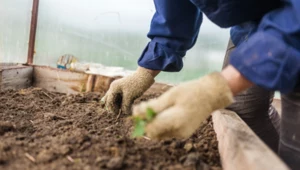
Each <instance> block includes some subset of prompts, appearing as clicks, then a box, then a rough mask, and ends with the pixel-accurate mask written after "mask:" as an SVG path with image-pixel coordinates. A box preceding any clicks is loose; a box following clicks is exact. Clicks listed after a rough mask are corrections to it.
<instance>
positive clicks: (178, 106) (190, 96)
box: [133, 72, 233, 140]
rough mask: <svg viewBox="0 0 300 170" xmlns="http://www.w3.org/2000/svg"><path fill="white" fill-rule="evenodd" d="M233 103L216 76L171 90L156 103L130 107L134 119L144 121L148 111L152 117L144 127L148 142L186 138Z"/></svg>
mask: <svg viewBox="0 0 300 170" xmlns="http://www.w3.org/2000/svg"><path fill="white" fill-rule="evenodd" d="M232 102H233V94H232V92H231V90H230V88H229V86H228V85H227V81H226V80H225V79H224V78H223V76H222V75H221V74H220V73H217V72H216V73H211V74H209V75H207V76H204V77H203V78H201V79H199V80H194V81H189V82H186V83H183V84H181V85H178V86H176V87H173V88H171V89H170V90H169V91H167V92H166V93H164V94H163V95H162V96H160V97H159V98H157V99H152V100H150V101H148V102H143V103H141V104H139V105H136V106H134V108H133V115H134V117H140V118H142V119H145V117H147V110H148V109H152V110H153V111H154V112H155V113H156V117H155V118H154V119H153V120H152V121H150V122H149V123H148V124H147V125H146V129H145V132H146V135H147V136H148V137H150V138H152V139H158V140H161V139H165V138H173V137H175V138H188V137H189V136H191V135H192V134H193V133H194V132H195V131H196V129H197V128H199V126H200V125H201V123H202V122H203V121H204V120H206V119H207V118H208V116H209V115H210V114H211V113H212V112H213V111H215V110H218V109H221V108H225V107H226V106H228V105H230V104H231V103H232Z"/></svg>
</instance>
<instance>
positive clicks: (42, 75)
mask: <svg viewBox="0 0 300 170" xmlns="http://www.w3.org/2000/svg"><path fill="white" fill-rule="evenodd" d="M88 77H89V75H87V74H84V73H77V72H70V71H67V70H61V69H55V68H50V67H43V66H34V67H33V86H34V87H40V88H43V89H46V90H49V91H54V92H60V93H68V94H69V93H77V92H84V91H85V90H86V82H87V80H88Z"/></svg>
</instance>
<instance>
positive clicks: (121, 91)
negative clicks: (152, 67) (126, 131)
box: [101, 68, 154, 114]
mask: <svg viewBox="0 0 300 170" xmlns="http://www.w3.org/2000/svg"><path fill="white" fill-rule="evenodd" d="M153 83H154V77H153V76H152V75H151V74H150V73H149V72H148V71H147V70H145V69H143V68H138V69H137V71H136V72H135V73H133V74H132V75H129V76H127V77H124V78H121V79H119V80H115V81H113V82H112V83H111V85H110V88H109V90H108V91H107V93H106V94H105V96H104V97H103V98H102V99H101V102H102V104H105V108H106V109H107V110H108V111H111V112H113V113H119V110H120V109H121V111H122V112H123V113H125V114H130V113H131V105H132V104H133V102H134V100H135V99H137V98H138V97H140V96H142V95H143V93H144V92H145V91H146V90H147V89H148V88H150V87H151V85H152V84H153Z"/></svg>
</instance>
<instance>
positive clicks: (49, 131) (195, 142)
mask: <svg viewBox="0 0 300 170" xmlns="http://www.w3.org/2000/svg"><path fill="white" fill-rule="evenodd" d="M159 95H160V94H159V93H155V92H153V93H148V94H147V95H144V96H143V97H141V98H140V99H138V100H137V101H136V102H140V101H142V100H146V99H149V98H154V97H157V96H159ZM102 96H103V94H101V93H86V94H78V95H65V94H59V93H53V92H48V91H46V90H43V89H33V88H31V89H25V90H20V91H13V90H8V91H2V92H0V169H6V170H18V169H22V170H24V169H31V170H35V169H36V170H37V169H38V170H44V169H45V170H50V169H83V170H89V169H128V170H129V169H130V170H135V169H145V170H150V169H153V170H159V169H198V170H208V169H213V170H219V169H221V168H220V158H219V153H218V146H217V145H218V144H217V140H216V136H215V132H214V131H213V127H212V122H211V120H210V119H208V120H207V121H206V122H205V123H204V124H203V125H202V126H201V128H200V129H199V130H198V131H197V132H196V133H195V134H194V135H193V136H192V137H191V138H189V139H187V140H165V141H161V142H155V141H151V140H149V139H148V138H141V139H132V138H131V133H132V129H133V128H132V122H131V120H130V119H129V115H124V114H119V115H115V114H110V113H107V112H106V111H105V110H103V109H102V108H101V105H100V103H99V100H100V98H101V97H102Z"/></svg>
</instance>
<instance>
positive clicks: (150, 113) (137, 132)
mask: <svg viewBox="0 0 300 170" xmlns="http://www.w3.org/2000/svg"><path fill="white" fill-rule="evenodd" d="M155 116H156V113H155V112H154V110H153V109H151V108H147V110H146V118H144V119H142V118H140V117H135V118H134V130H133V134H132V137H134V138H137V137H142V136H144V134H145V127H146V125H147V124H148V123H149V122H151V121H152V120H153V119H154V118H155Z"/></svg>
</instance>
